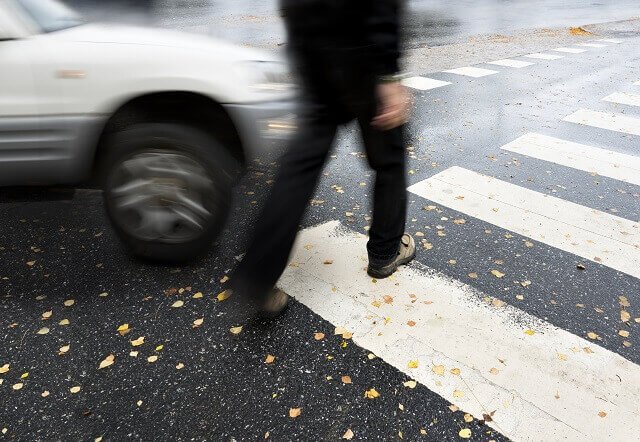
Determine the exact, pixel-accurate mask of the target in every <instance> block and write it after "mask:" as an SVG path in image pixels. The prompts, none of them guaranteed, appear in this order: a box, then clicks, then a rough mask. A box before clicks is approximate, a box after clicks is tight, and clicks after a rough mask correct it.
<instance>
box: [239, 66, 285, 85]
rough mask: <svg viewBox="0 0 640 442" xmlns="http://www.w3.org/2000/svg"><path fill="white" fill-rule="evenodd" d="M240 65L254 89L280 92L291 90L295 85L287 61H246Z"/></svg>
mask: <svg viewBox="0 0 640 442" xmlns="http://www.w3.org/2000/svg"><path fill="white" fill-rule="evenodd" d="M239 67H240V71H241V73H242V75H243V76H244V77H245V78H246V79H247V81H248V83H249V87H250V88H252V89H255V90H260V91H267V92H278V91H289V90H291V89H292V88H293V87H294V82H293V78H292V76H291V73H290V71H289V69H288V67H287V65H286V64H285V63H280V62H277V61H246V62H242V63H240V66H239Z"/></svg>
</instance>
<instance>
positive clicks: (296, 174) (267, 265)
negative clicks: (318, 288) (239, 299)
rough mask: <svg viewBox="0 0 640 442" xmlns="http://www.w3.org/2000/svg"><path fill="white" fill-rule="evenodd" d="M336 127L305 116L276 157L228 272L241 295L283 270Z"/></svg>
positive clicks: (262, 287)
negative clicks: (259, 207) (240, 253)
mask: <svg viewBox="0 0 640 442" xmlns="http://www.w3.org/2000/svg"><path fill="white" fill-rule="evenodd" d="M336 128H337V126H336V124H335V123H333V122H330V121H327V120H324V119H318V117H312V118H310V119H309V120H308V121H307V122H303V127H302V128H301V129H300V131H299V132H298V134H297V135H296V136H295V138H294V139H293V140H292V142H291V143H290V146H289V149H288V151H287V152H286V153H285V154H284V155H283V157H282V158H281V160H280V169H279V171H278V174H277V176H276V179H275V182H274V185H273V189H272V190H271V193H270V196H269V197H268V198H267V201H266V204H265V206H264V209H263V211H262V214H261V216H260V217H259V218H258V220H257V224H256V228H255V232H254V236H253V240H252V242H251V244H250V246H249V249H248V250H247V253H246V255H245V257H244V259H243V260H242V262H241V263H240V264H239V266H238V268H237V270H236V271H235V273H234V275H233V280H232V283H233V287H234V289H235V290H236V291H238V292H240V294H241V295H242V296H247V297H250V298H254V299H257V300H261V299H262V298H263V297H264V296H265V295H266V294H267V293H268V291H269V290H270V289H271V288H272V287H273V286H274V285H275V283H276V282H277V281H278V278H280V275H281V274H282V272H283V271H284V269H285V267H286V265H287V260H288V259H289V254H290V252H291V248H292V247H293V243H294V241H295V238H296V234H297V232H298V227H299V225H300V220H301V219H302V216H303V215H304V212H305V209H306V207H307V204H308V202H309V199H310V198H311V196H312V195H313V192H314V190H315V187H316V183H317V181H318V177H319V175H320V172H321V171H322V167H323V165H324V163H325V160H326V158H327V155H328V153H329V150H330V148H331V144H332V142H333V138H334V136H335V133H336Z"/></svg>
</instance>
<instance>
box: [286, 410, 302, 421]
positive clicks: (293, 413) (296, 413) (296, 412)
mask: <svg viewBox="0 0 640 442" xmlns="http://www.w3.org/2000/svg"><path fill="white" fill-rule="evenodd" d="M300 413H302V408H289V417H290V418H292V419H295V418H297V417H298V416H300Z"/></svg>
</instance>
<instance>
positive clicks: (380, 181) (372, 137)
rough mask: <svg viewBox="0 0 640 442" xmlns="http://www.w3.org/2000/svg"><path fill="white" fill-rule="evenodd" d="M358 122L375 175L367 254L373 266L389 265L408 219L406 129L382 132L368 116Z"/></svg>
mask: <svg viewBox="0 0 640 442" xmlns="http://www.w3.org/2000/svg"><path fill="white" fill-rule="evenodd" d="M358 122H359V123H360V130H361V131H362V137H363V139H364V144H365V147H366V149H367V158H368V161H369V164H370V165H371V167H372V168H373V169H374V170H375V172H376V181H375V188H374V196H373V223H372V224H371V229H369V242H368V244H367V251H368V252H369V260H370V261H371V262H372V263H374V264H379V263H387V262H388V261H389V260H390V259H391V258H393V257H395V256H396V254H397V253H398V248H399V246H400V239H401V238H402V234H403V233H404V227H405V222H406V217H407V184H406V176H405V153H404V142H403V134H404V126H400V127H397V128H395V129H391V130H389V131H379V130H377V129H375V128H373V127H372V126H371V119H370V118H368V116H367V117H366V118H364V117H363V118H359V119H358Z"/></svg>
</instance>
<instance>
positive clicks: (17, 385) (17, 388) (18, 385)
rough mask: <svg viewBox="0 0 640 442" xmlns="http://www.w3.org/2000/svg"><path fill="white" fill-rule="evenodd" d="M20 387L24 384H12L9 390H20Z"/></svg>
mask: <svg viewBox="0 0 640 442" xmlns="http://www.w3.org/2000/svg"><path fill="white" fill-rule="evenodd" d="M22 387H24V384H23V383H22V382H18V383H17V384H13V385H12V386H11V388H13V389H14V390H20V389H21V388H22Z"/></svg>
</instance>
